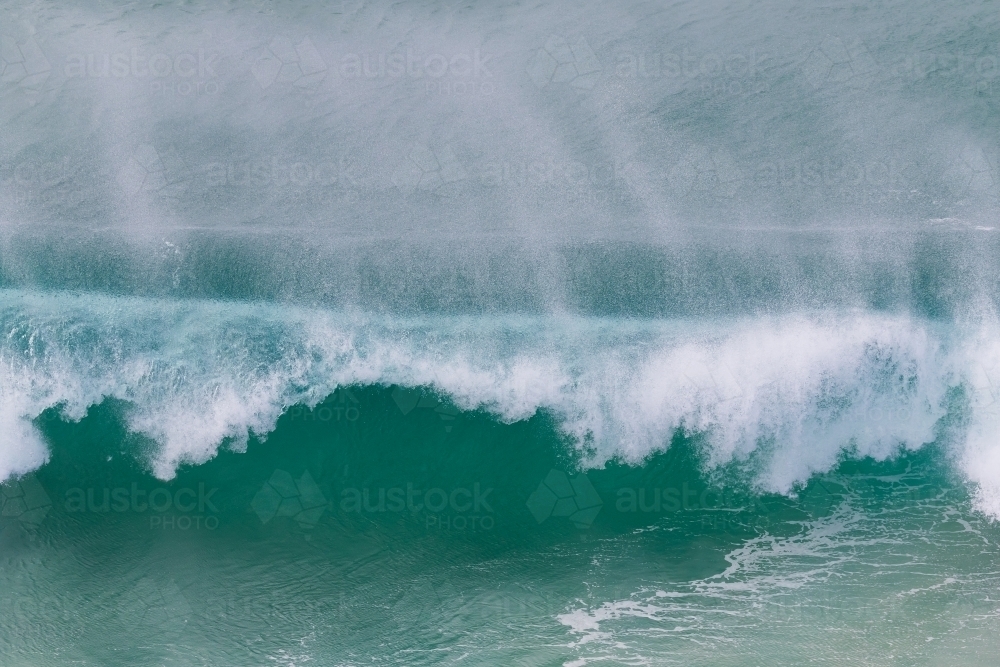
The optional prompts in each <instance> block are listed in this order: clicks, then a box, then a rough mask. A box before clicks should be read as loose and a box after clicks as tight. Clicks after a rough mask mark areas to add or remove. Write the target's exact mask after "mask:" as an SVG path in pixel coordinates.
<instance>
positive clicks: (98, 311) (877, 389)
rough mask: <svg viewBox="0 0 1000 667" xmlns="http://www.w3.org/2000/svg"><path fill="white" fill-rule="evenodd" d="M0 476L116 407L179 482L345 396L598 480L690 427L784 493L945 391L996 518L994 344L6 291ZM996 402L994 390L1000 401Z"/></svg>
mask: <svg viewBox="0 0 1000 667" xmlns="http://www.w3.org/2000/svg"><path fill="white" fill-rule="evenodd" d="M0 319H2V322H0V323H2V324H3V326H4V330H5V331H6V332H7V333H8V336H7V338H6V340H5V341H4V343H3V348H2V351H0V354H2V357H0V359H2V362H3V366H2V369H0V373H2V374H3V392H4V400H3V406H2V409H0V423H2V425H3V426H4V428H3V434H2V436H0V476H3V477H5V478H6V477H8V476H10V475H12V474H18V473H23V472H26V471H28V470H30V469H33V468H35V467H38V466H39V465H41V464H42V463H43V462H44V461H45V458H46V448H45V446H44V444H43V442H42V440H41V438H40V436H39V434H38V432H37V430H36V429H35V427H34V426H33V425H32V424H31V423H30V420H32V419H34V418H35V417H37V416H38V415H39V414H40V413H41V412H42V411H43V410H44V409H46V408H48V407H52V406H61V410H62V412H63V414H64V415H66V416H67V417H70V418H74V419H79V418H81V417H82V416H83V415H84V414H85V413H86V410H87V408H88V406H91V405H94V404H96V403H99V402H100V401H101V400H103V398H105V397H114V398H117V399H121V400H123V401H126V402H127V403H128V405H129V406H130V407H129V410H128V412H127V419H128V425H129V427H130V428H131V429H132V430H133V431H135V432H137V433H141V434H144V435H146V436H148V437H150V438H152V439H153V440H155V441H156V443H158V449H157V453H156V455H155V458H154V459H153V460H152V461H151V465H152V466H153V468H154V470H155V472H156V474H157V475H159V476H161V477H164V478H168V477H170V476H171V475H172V474H173V472H174V470H175V468H176V467H177V466H178V465H180V464H182V463H201V462H204V461H206V460H208V459H210V458H211V457H212V456H214V455H215V453H216V451H217V449H218V447H219V446H220V444H221V443H222V442H223V441H225V440H228V441H229V442H231V443H232V444H233V446H235V448H237V449H239V448H240V447H241V446H242V445H243V444H244V443H245V442H246V440H247V438H248V437H249V436H250V434H256V435H258V436H265V435H266V434H267V433H268V432H269V431H270V430H272V429H273V428H274V425H275V423H276V421H277V419H278V417H279V416H280V415H281V413H282V412H283V411H284V410H286V409H287V408H289V407H290V406H292V405H294V404H297V403H305V404H307V405H315V404H316V403H318V402H319V401H321V400H322V399H323V398H325V397H326V396H328V395H330V394H331V393H333V392H334V391H335V390H336V388H337V387H341V386H347V385H371V384H383V385H401V386H428V387H432V388H433V389H435V390H437V391H438V392H440V393H442V394H444V395H447V396H449V397H450V399H451V400H452V401H454V403H455V405H456V406H457V407H459V408H462V409H466V410H471V409H477V408H478V409H485V410H488V411H490V412H491V413H493V414H495V415H496V416H497V417H498V418H500V419H502V420H505V421H515V420H520V419H526V418H528V417H530V416H531V415H533V414H534V413H535V412H536V411H537V410H539V409H544V410H548V411H550V412H551V413H552V414H553V415H555V416H556V417H557V419H558V421H559V424H560V427H561V428H562V429H563V430H564V431H565V433H566V434H568V435H570V436H572V437H573V438H574V439H575V440H576V442H577V443H578V444H579V445H580V446H581V451H585V452H586V454H585V457H584V462H585V464H587V465H601V464H602V463H604V462H605V461H607V460H608V459H610V458H612V457H619V458H623V459H627V460H629V461H641V460H642V459H643V458H644V457H646V456H648V455H649V454H651V453H653V452H655V451H658V450H661V449H663V448H664V447H666V446H667V444H668V443H669V440H670V438H671V436H672V435H673V433H674V432H675V431H676V430H677V429H685V430H687V431H690V432H700V433H704V434H705V436H706V441H707V443H708V444H709V447H708V449H707V453H708V458H709V461H708V462H709V464H710V465H712V466H721V465H725V464H728V463H730V462H732V461H734V460H744V459H746V460H751V462H752V463H753V465H754V466H755V468H754V469H755V470H756V474H757V477H756V479H755V482H756V484H757V485H758V486H759V487H761V488H763V489H767V490H772V491H779V492H788V491H791V490H793V488H794V487H795V485H796V484H798V483H801V482H803V481H805V480H806V479H808V477H809V476H810V475H811V474H813V473H815V472H817V471H824V470H828V469H830V468H831V467H832V466H833V465H835V464H836V462H837V461H838V460H839V459H840V458H841V457H842V456H843V455H844V453H845V452H850V453H852V454H853V455H862V456H873V457H875V458H878V459H882V458H885V457H888V456H891V455H893V454H894V453H895V452H897V451H898V449H899V447H901V446H906V447H912V448H915V447H919V446H921V445H922V444H924V443H927V442H930V441H932V440H934V438H935V424H936V423H937V422H938V420H939V419H940V418H941V417H942V416H943V415H944V414H945V411H946V407H945V394H946V392H947V391H948V390H949V388H950V387H956V386H962V387H965V388H966V389H967V390H968V394H969V396H971V399H970V401H971V406H970V407H971V414H972V415H973V418H972V419H971V420H970V428H969V430H968V433H967V434H966V437H964V438H959V439H960V440H961V442H960V443H958V444H955V445H954V446H955V447H956V449H955V450H954V451H955V454H956V459H957V460H958V461H959V462H960V463H961V466H962V467H963V469H964V470H965V471H966V472H967V474H968V476H969V478H970V479H971V480H972V481H973V482H975V483H976V484H977V485H978V488H979V499H980V503H979V506H980V508H981V509H983V510H984V511H986V512H989V513H990V514H992V515H993V516H1000V443H998V442H997V438H996V436H995V434H996V433H997V432H998V430H997V425H1000V410H998V409H996V408H995V405H996V401H995V399H994V398H993V396H994V386H997V387H998V388H1000V384H994V382H995V381H1000V373H998V372H996V370H997V369H1000V336H995V337H993V338H991V337H990V336H989V335H987V333H988V330H985V331H986V332H987V333H984V330H977V331H976V332H975V335H974V336H971V337H969V338H964V337H963V336H962V335H961V329H960V327H957V326H955V325H948V326H944V325H935V326H932V325H931V324H929V323H927V322H923V321H919V320H915V319H913V318H910V317H905V316H889V315H879V314H873V313H867V312H847V313H815V314H794V315H785V316H780V317H779V316H775V317H758V318H748V319H743V320H727V321H721V320H719V321H707V320H706V321H701V322H681V321H645V322H639V321H615V320H603V319H594V318H589V319H588V318H573V317H567V316H559V317H555V316H553V317H543V316H539V317H513V318H504V317H422V318H410V319H404V318H398V317H389V316H379V317H375V316H366V315H358V314H353V315H348V314H344V313H330V312H322V311H310V310H304V309H299V308H291V307H281V306H276V305H264V304H257V305H253V304H223V303H218V302H210V301H200V302H196V301H164V300H140V299H120V298H112V297H94V296H79V295H76V296H74V295H65V294H62V295H47V296H39V295H30V294H26V293H22V292H11V291H8V292H3V293H0ZM996 393H997V394H998V396H1000V391H998V392H996Z"/></svg>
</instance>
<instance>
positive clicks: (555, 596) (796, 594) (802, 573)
mask: <svg viewBox="0 0 1000 667" xmlns="http://www.w3.org/2000/svg"><path fill="white" fill-rule="evenodd" d="M421 401H422V403H421ZM414 403H416V404H417V405H420V406H421V407H412V409H410V410H409V411H408V412H407V413H406V414H404V409H406V408H409V407H411V406H412V405H413V404H414ZM401 406H402V407H401ZM121 409H122V406H121V405H120V404H116V403H114V402H105V403H102V404H101V405H99V406H97V407H95V408H93V409H91V410H90V411H89V413H88V415H87V416H86V417H85V418H84V419H82V420H81V421H80V422H77V423H66V422H65V421H63V420H61V419H59V418H57V417H55V416H54V415H53V414H52V413H51V411H50V412H47V413H45V415H43V416H42V417H41V418H40V419H39V422H40V427H41V429H42V431H43V433H44V434H45V436H46V438H47V440H48V441H49V442H50V443H51V447H52V458H51V460H50V461H49V463H48V464H46V465H45V466H44V467H43V468H41V469H40V470H39V471H37V472H36V473H34V474H33V475H31V476H29V477H25V478H21V480H20V482H19V483H15V484H8V485H7V486H5V487H4V494H5V505H4V517H3V523H2V524H0V525H2V526H3V532H2V534H0V540H2V542H0V544H2V545H3V560H2V562H3V569H2V572H3V575H2V576H3V590H4V596H3V598H2V605H3V608H2V614H0V619H2V620H0V638H2V644H0V651H2V653H3V655H5V656H6V657H5V664H8V665H62V664H82V665H107V664H132V665H191V664H204V665H248V664H260V665H267V664H287V665H293V664H294V665H299V664H308V663H309V661H312V662H318V663H320V664H359V665H360V664H386V663H388V664H442V663H451V662H463V663H466V664H538V665H549V664H567V663H572V662H573V661H577V660H584V659H586V660H587V661H588V664H621V663H622V662H633V661H635V662H638V661H644V662H653V663H657V664H672V663H673V662H678V663H680V662H683V663H688V664H705V665H709V664H715V665H717V664H733V665H756V664H760V665H765V664H771V665H773V664H788V665H792V664H802V663H804V662H811V663H813V664H831V665H833V664H848V663H857V664H900V665H903V664H920V665H943V664H989V661H990V660H991V656H992V655H994V654H995V651H996V649H997V644H996V633H995V630H996V624H997V619H998V616H997V615H998V613H1000V600H997V596H996V594H995V593H993V591H994V590H995V587H996V585H997V581H996V574H995V573H996V572H997V567H998V562H997V561H998V555H997V552H996V543H997V540H998V538H1000V529H998V528H997V527H996V526H994V525H992V524H990V523H988V522H986V521H984V520H983V519H982V517H981V516H979V515H977V514H976V513H975V512H973V511H972V508H971V504H970V502H971V501H970V498H969V495H968V492H967V490H966V488H965V486H964V484H963V483H962V482H961V481H960V480H957V479H955V477H954V476H953V475H952V474H949V473H948V472H947V470H948V467H947V465H946V464H945V462H944V461H943V460H942V459H943V456H942V453H941V452H940V451H939V450H938V449H937V448H936V447H933V446H930V447H928V448H926V449H924V450H922V451H920V452H919V453H913V454H909V455H903V456H899V457H897V458H895V459H893V460H891V461H886V462H883V463H876V462H874V461H872V460H860V461H852V462H844V463H843V464H841V465H839V466H837V467H836V468H835V469H834V470H832V471H830V472H829V473H827V474H823V475H820V476H817V477H815V478H813V479H812V480H811V481H810V482H809V484H808V485H806V486H805V487H804V488H803V489H801V490H800V492H799V493H798V494H797V495H796V497H794V498H790V497H787V496H782V495H776V494H766V493H765V494H759V493H758V494H754V493H748V490H747V489H746V488H745V486H742V485H740V484H739V483H738V482H735V481H733V480H726V479H723V478H722V477H724V476H725V475H723V476H722V477H713V476H706V475H705V474H703V473H702V472H700V470H701V467H700V465H699V460H700V454H699V440H698V438H696V437H695V438H683V437H680V436H678V437H676V438H675V439H674V442H673V443H672V446H671V447H670V449H669V450H668V451H667V452H666V453H663V454H659V455H655V456H653V457H652V458H650V459H649V460H648V461H647V462H646V463H645V464H644V465H641V466H630V465H625V464H620V463H610V464H609V465H607V466H605V467H604V468H602V469H598V470H590V471H588V472H586V473H581V472H578V470H577V468H576V462H575V461H574V460H573V459H572V458H571V457H569V456H567V454H566V452H567V448H566V446H565V443H564V442H563V438H561V437H560V436H559V434H558V433H557V432H556V431H555V430H554V428H553V424H552V421H551V419H549V418H547V417H546V416H545V415H542V414H540V415H537V416H535V417H533V418H531V419H530V420H527V421H524V422H519V423H516V424H501V423H497V421H496V420H495V419H493V418H491V417H490V416H488V415H485V414H482V413H478V412H459V411H457V410H454V409H453V408H451V407H450V406H449V405H448V404H447V403H441V402H440V401H439V400H438V399H437V397H435V396H434V395H433V394H432V393H430V392H426V391H425V392H417V391H413V390H401V389H399V388H386V387H377V388H353V389H351V390H342V391H340V392H337V394H335V395H333V396H331V397H329V398H328V399H327V400H325V401H324V402H322V403H321V404H319V405H318V406H317V407H316V408H315V409H313V410H310V409H307V408H303V407H301V406H299V407H294V408H292V409H291V410H290V411H289V412H287V413H286V414H285V415H284V416H282V417H281V419H280V420H279V422H278V425H277V427H276V428H275V430H274V432H273V433H272V434H271V435H270V436H269V437H268V439H267V441H266V442H259V441H256V440H253V441H252V442H251V443H250V444H249V447H248V450H247V451H246V452H245V453H227V452H223V453H221V454H219V456H217V457H216V458H215V459H214V460H212V461H211V462H208V463H205V464H203V465H200V466H194V467H191V466H184V467H182V468H181V469H180V470H179V471H178V474H177V476H176V477H175V478H174V479H172V480H170V481H169V482H165V481H162V480H158V479H157V478H155V477H153V476H152V475H150V474H149V473H148V471H147V470H145V469H144V468H146V466H144V464H143V462H142V459H141V458H138V457H137V455H136V453H137V452H140V451H141V443H140V442H138V441H137V440H136V438H130V437H129V436H128V435H127V434H126V432H125V429H124V428H123V425H122V421H121V418H120V415H119V411H120V410H121ZM584 479H586V482H583V481H582V480H584ZM567 482H568V484H567ZM546 485H547V486H548V488H550V489H552V491H553V492H554V493H553V494H552V495H551V496H547V494H546V493H545V492H544V489H543V487H545V486H546ZM272 489H273V490H274V491H273V492H272ZM19 492H20V493H23V494H24V495H23V496H20V494H19ZM559 495H561V496H564V497H566V498H568V499H569V500H570V504H569V506H566V505H564V506H554V505H553V501H554V500H555V497H556V496H559ZM18 497H23V498H24V502H25V505H24V507H23V508H22V507H21V506H20V505H17V502H18V501H17V498H18ZM32 507H38V508H41V509H42V511H41V512H38V511H35V513H31V514H27V513H24V512H22V509H23V510H28V511H29V512H30V511H31V509H30V508H32ZM594 507H596V514H595V513H594V512H590V513H584V514H576V513H575V512H576V511H580V510H581V509H587V508H594ZM571 510H572V511H574V514H572V515H569V516H567V514H569V512H570V511H571Z"/></svg>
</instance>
